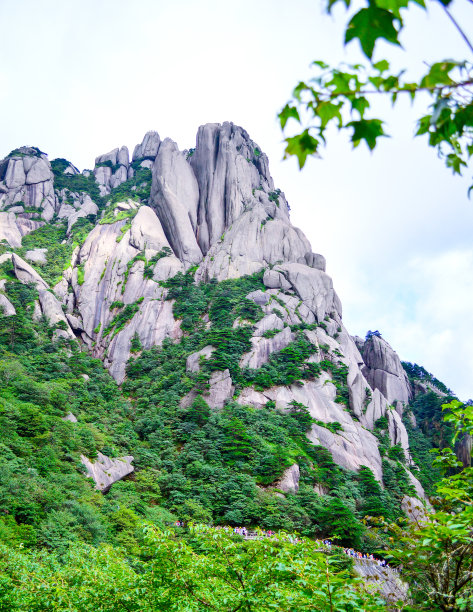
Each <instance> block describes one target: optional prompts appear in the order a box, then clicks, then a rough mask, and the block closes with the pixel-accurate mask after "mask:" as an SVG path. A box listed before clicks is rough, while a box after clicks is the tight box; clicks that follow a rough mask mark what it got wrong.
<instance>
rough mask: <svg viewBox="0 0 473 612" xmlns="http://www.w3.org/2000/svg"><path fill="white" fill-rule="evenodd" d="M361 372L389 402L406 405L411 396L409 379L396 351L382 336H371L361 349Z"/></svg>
mask: <svg viewBox="0 0 473 612" xmlns="http://www.w3.org/2000/svg"><path fill="white" fill-rule="evenodd" d="M361 352H362V355H363V360H364V362H365V367H364V368H363V374H364V376H365V378H366V379H367V381H368V382H369V383H370V385H371V387H373V388H374V389H379V391H380V392H381V393H382V394H383V395H384V397H385V398H386V399H387V400H388V402H389V403H390V404H396V403H397V402H400V403H401V404H403V405H406V404H407V403H408V402H409V400H410V399H411V397H412V392H411V389H410V385H409V380H408V378H407V374H406V372H405V371H404V368H403V367H402V365H401V360H400V359H399V357H398V355H397V353H395V352H394V351H393V349H392V348H391V347H390V346H389V344H388V343H387V342H386V340H384V339H383V338H380V337H379V336H375V335H373V336H371V337H370V338H369V339H368V340H367V341H366V342H365V343H364V344H363V347H362V349H361Z"/></svg>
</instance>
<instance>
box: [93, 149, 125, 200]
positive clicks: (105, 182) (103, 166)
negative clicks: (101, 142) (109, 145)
mask: <svg viewBox="0 0 473 612" xmlns="http://www.w3.org/2000/svg"><path fill="white" fill-rule="evenodd" d="M132 172H133V169H131V172H130V160H129V153H128V148H127V147H121V148H120V149H118V148H117V149H113V151H109V152H108V153H104V154H103V155H99V156H98V157H96V158H95V169H94V175H95V180H96V181H97V183H98V184H99V189H100V195H102V196H104V195H107V194H109V193H110V191H111V190H112V189H115V188H116V187H118V186H119V185H121V184H122V183H124V182H125V181H127V180H128V178H130V176H129V175H130V174H131V176H132Z"/></svg>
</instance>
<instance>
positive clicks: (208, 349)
mask: <svg viewBox="0 0 473 612" xmlns="http://www.w3.org/2000/svg"><path fill="white" fill-rule="evenodd" d="M214 351H215V347H213V346H204V348H203V349H201V350H200V351H197V352H196V353H192V354H191V355H189V357H188V358H187V360H186V370H187V371H188V372H198V371H199V370H200V362H201V360H202V359H204V360H205V359H209V357H210V356H211V355H212V353H213V352H214Z"/></svg>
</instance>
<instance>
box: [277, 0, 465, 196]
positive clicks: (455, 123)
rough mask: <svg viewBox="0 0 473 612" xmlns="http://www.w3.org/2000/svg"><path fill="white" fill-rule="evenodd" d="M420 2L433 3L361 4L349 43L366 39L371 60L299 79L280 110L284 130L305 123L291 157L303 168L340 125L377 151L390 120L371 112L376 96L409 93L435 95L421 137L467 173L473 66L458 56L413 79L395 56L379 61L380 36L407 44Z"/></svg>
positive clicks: (289, 143)
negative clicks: (409, 17)
mask: <svg viewBox="0 0 473 612" xmlns="http://www.w3.org/2000/svg"><path fill="white" fill-rule="evenodd" d="M343 2H344V4H345V6H346V8H347V10H351V9H352V8H353V3H352V2H351V0H343ZM336 3H337V0H326V2H325V6H326V9H327V12H329V13H330V12H331V10H332V7H333V6H334V5H335V4H336ZM413 3H415V4H417V5H420V6H422V7H423V8H424V9H425V8H426V5H425V4H424V1H423V0H411V1H410V2H409V0H394V1H393V2H381V1H379V0H378V1H377V2H372V1H371V0H364V2H363V3H362V5H361V6H360V5H357V6H356V8H355V9H354V10H355V12H354V14H353V13H351V17H350V20H349V22H348V24H347V25H346V28H345V37H344V42H345V44H349V43H350V42H352V41H354V40H358V42H359V43H360V47H361V49H362V51H363V53H364V55H365V56H366V58H367V60H368V64H367V65H363V64H354V65H347V64H343V65H341V66H339V67H337V68H334V67H331V66H329V65H328V64H326V63H325V62H323V61H320V60H317V61H314V62H313V68H314V70H315V71H316V74H315V75H314V76H313V77H312V78H311V79H310V80H308V81H301V82H299V83H298V85H297V86H296V87H295V88H294V91H293V94H292V99H291V100H290V101H289V102H288V103H287V104H286V105H285V106H284V108H283V109H282V110H281V112H280V113H279V120H280V123H281V128H282V129H283V130H284V129H285V128H286V125H287V123H288V121H289V120H292V124H293V125H294V124H295V123H296V122H297V124H299V125H298V128H297V132H296V133H295V134H292V135H290V136H289V137H287V138H286V150H285V157H288V156H290V155H295V156H296V157H297V158H298V161H299V167H300V168H302V167H303V166H304V164H305V162H306V159H307V157H308V156H309V155H319V151H320V148H321V147H322V146H325V144H326V133H327V129H328V128H329V127H332V126H333V127H334V128H336V129H338V130H340V131H341V130H349V131H350V132H351V134H350V140H351V142H352V144H353V147H357V146H358V145H359V144H360V142H362V141H364V142H365V143H366V145H367V146H368V148H369V149H370V150H373V149H374V148H375V147H376V145H377V144H378V140H379V138H380V137H383V136H386V134H385V132H384V121H383V120H382V119H379V118H376V117H368V116H367V115H368V111H369V110H370V109H371V103H372V100H373V99H374V98H379V96H380V95H385V96H387V97H388V98H390V99H391V102H392V104H393V105H395V104H396V102H397V101H398V99H399V97H400V96H402V95H403V94H405V95H407V96H409V97H410V98H411V99H412V100H413V99H415V98H416V97H423V99H425V97H426V95H427V96H428V97H430V100H431V106H430V109H429V112H427V113H426V114H425V115H423V116H421V117H420V118H419V120H418V127H417V133H416V135H417V136H422V135H425V136H427V138H428V144H429V146H430V147H433V148H435V149H436V150H437V153H438V155H439V156H440V157H441V158H443V159H444V160H445V163H446V165H447V167H448V168H451V170H452V172H453V173H454V174H461V173H462V170H463V169H465V168H467V166H468V160H469V159H470V158H471V156H472V155H473V97H472V91H471V85H472V82H473V77H472V75H473V64H471V62H466V61H455V60H452V59H445V60H442V61H438V62H434V63H431V62H428V61H426V62H425V64H426V65H427V70H426V71H425V72H424V74H423V75H422V76H421V77H420V78H419V80H418V81H415V82H411V81H408V80H406V78H405V72H406V71H405V70H401V71H399V72H396V71H394V70H392V69H391V67H390V65H389V62H388V61H387V60H385V59H381V60H378V61H376V62H375V61H374V60H373V56H374V52H375V48H376V47H377V43H378V41H380V40H382V41H386V42H388V43H391V44H393V45H397V46H400V42H399V36H400V34H401V32H402V31H403V28H404V14H405V13H407V9H408V8H410V7H411V6H412V4H413ZM448 4H450V2H440V5H441V6H442V8H443V10H444V12H445V14H446V18H447V19H449V20H451V21H453V23H454V25H455V27H456V28H457V30H458V33H459V34H460V35H461V37H462V38H463V40H464V41H466V42H467V45H468V46H469V48H470V49H471V50H473V44H472V43H471V42H470V41H469V39H468V37H467V35H466V34H465V32H464V31H463V30H462V28H461V26H460V25H459V23H458V22H457V21H455V19H454V18H453V17H452V16H451V14H450V13H449V9H448V8H447V5H448ZM472 188H473V186H472V187H471V188H470V191H471V189H472Z"/></svg>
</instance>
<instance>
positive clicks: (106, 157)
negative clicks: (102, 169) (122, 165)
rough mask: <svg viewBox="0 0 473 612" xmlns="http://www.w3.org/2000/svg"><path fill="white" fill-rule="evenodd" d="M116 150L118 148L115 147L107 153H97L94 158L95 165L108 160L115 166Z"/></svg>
mask: <svg viewBox="0 0 473 612" xmlns="http://www.w3.org/2000/svg"><path fill="white" fill-rule="evenodd" d="M118 151H119V149H118V148H116V149H113V150H112V151H109V152H108V153H104V154H103V155H99V156H98V157H96V158H95V165H96V166H97V164H103V163H105V162H108V161H109V162H111V163H112V164H113V165H114V166H115V165H116V163H117V157H118Z"/></svg>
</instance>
